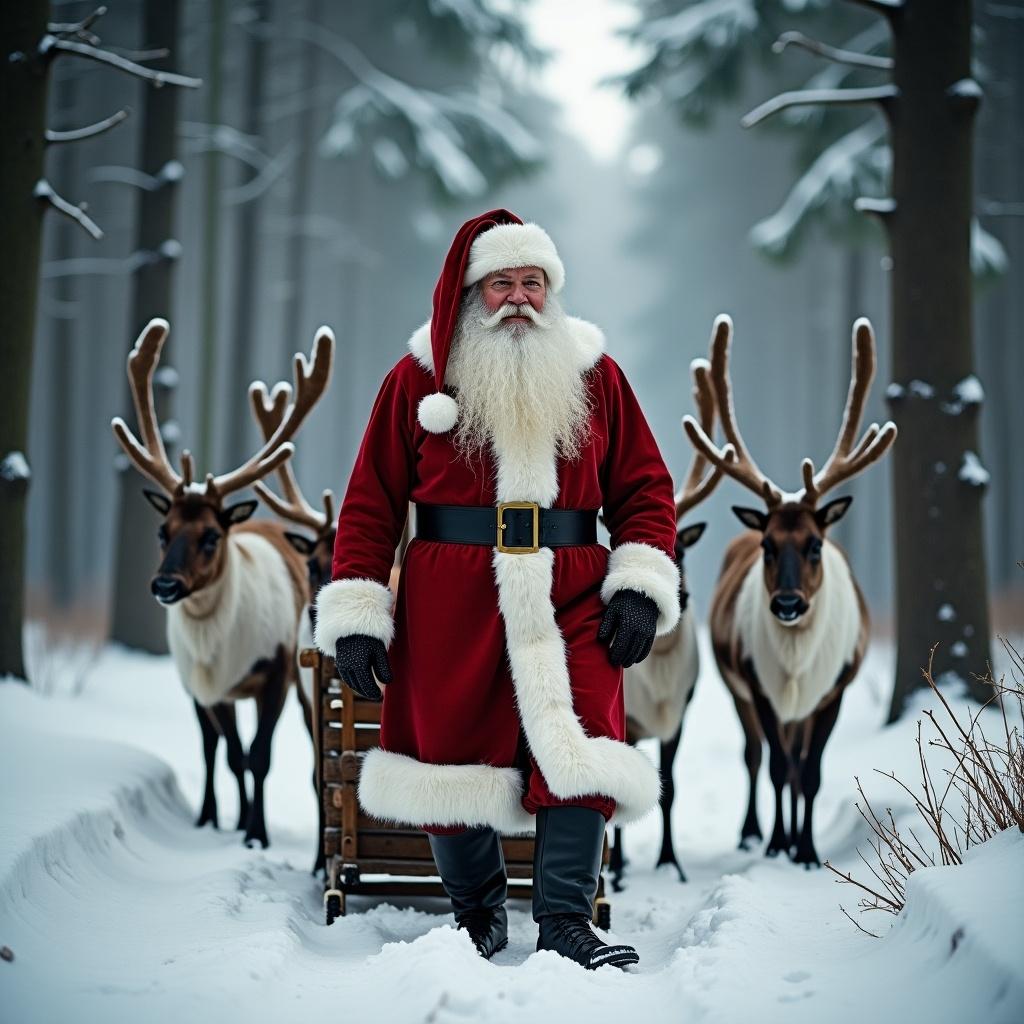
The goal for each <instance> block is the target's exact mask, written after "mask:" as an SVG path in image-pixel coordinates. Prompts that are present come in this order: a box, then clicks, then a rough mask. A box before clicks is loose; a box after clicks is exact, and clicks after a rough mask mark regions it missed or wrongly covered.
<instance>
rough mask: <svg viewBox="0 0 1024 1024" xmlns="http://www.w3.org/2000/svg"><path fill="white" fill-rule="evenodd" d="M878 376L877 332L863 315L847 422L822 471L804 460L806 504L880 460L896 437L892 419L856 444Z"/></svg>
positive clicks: (872, 428)
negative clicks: (874, 380)
mask: <svg viewBox="0 0 1024 1024" xmlns="http://www.w3.org/2000/svg"><path fill="white" fill-rule="evenodd" d="M874 376H875V334H874V331H872V329H871V322H870V321H869V320H868V319H867V318H866V317H861V318H860V319H859V320H857V322H856V323H855V324H854V325H853V365H852V367H851V369H850V390H849V392H848V393H847V396H846V409H845V410H844V411H843V422H842V425H841V426H840V428H839V436H838V437H837V438H836V445H835V448H833V449H832V454H831V455H830V456H829V457H828V461H827V462H826V463H825V465H824V466H822V468H821V471H820V472H818V473H815V472H814V463H813V462H812V461H811V460H810V459H804V461H803V463H802V464H801V467H800V469H801V472H802V473H803V478H804V489H803V491H802V492H801V494H800V496H799V499H798V500H799V501H800V502H802V503H803V504H804V505H808V506H810V507H811V508H814V506H815V505H816V504H817V503H818V501H819V500H820V498H821V496H822V495H823V494H825V493H826V491H829V490H831V489H832V488H833V487H835V486H836V484H838V483H841V482H842V481H843V480H848V479H849V478H850V477H852V476H856V474H858V473H859V472H861V470H863V469H864V468H865V467H866V466H869V465H871V463H872V462H877V461H878V460H879V459H880V458H881V457H882V456H883V455H884V454H885V453H886V452H887V451H888V450H889V446H890V445H891V444H892V443H893V441H895V440H896V424H895V423H893V422H892V421H889V422H888V423H886V424H885V425H884V426H883V427H882V428H881V429H879V426H878V424H877V423H872V424H871V426H869V427H868V428H867V430H865V431H864V436H863V437H862V438H861V439H860V441H859V442H858V443H857V445H856V447H854V444H853V440H854V438H855V437H856V436H857V431H858V430H860V421H861V418H862V417H863V415H864V402H865V401H866V400H867V396H868V391H869V390H870V389H871V381H872V380H873V379H874ZM851 449H852V450H851Z"/></svg>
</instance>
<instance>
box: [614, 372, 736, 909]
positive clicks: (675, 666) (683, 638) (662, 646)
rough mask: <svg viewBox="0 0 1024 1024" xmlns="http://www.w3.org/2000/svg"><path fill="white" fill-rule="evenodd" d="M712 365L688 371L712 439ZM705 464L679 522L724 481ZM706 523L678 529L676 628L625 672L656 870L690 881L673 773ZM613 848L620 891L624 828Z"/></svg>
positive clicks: (695, 661) (699, 463) (697, 460)
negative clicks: (648, 799)
mask: <svg viewBox="0 0 1024 1024" xmlns="http://www.w3.org/2000/svg"><path fill="white" fill-rule="evenodd" d="M709 370H710V365H709V363H708V361H707V360H706V359H695V360H694V361H693V363H692V364H691V366H690V371H691V374H692V377H693V397H694V401H695V403H696V406H697V410H698V412H699V414H700V423H701V427H702V429H703V430H704V432H705V433H708V434H710V433H711V432H712V430H713V429H714V422H715V396H714V392H713V391H712V389H711V384H710V382H709V380H708V372H709ZM706 468H707V460H706V459H705V458H704V456H703V455H701V454H700V453H699V452H695V453H694V456H693V460H692V461H691V463H690V469H689V472H688V473H687V475H686V481H685V483H684V484H683V488H682V490H681V491H680V492H679V493H678V494H677V495H676V522H679V520H680V519H682V517H683V516H684V515H686V513H687V512H690V511H691V510H692V509H694V508H696V507H697V505H699V504H700V503H701V502H702V501H704V500H705V499H706V498H708V497H709V496H710V495H711V492H712V491H713V490H714V489H715V487H717V486H718V482H719V481H720V480H721V479H722V470H721V469H720V468H717V467H716V468H715V469H713V471H712V472H711V473H709V474H708V475H707V476H705V469H706ZM706 526H707V523H693V524H691V525H690V526H684V527H680V528H679V529H678V531H677V533H676V544H675V556H676V561H677V562H678V563H679V607H680V609H681V614H680V616H679V621H678V622H677V623H676V625H675V627H674V628H673V629H671V630H670V631H669V632H668V633H665V634H664V635H662V636H659V637H657V638H656V639H655V641H654V646H653V647H652V648H651V653H650V654H649V655H648V656H647V657H646V658H645V659H644V660H643V661H641V662H639V663H638V664H636V665H633V666H631V667H630V668H627V669H626V670H625V677H624V679H623V690H624V692H625V699H626V738H627V739H628V740H629V742H630V743H636V742H637V741H638V740H642V739H657V740H658V741H659V743H660V745H661V749H660V762H659V764H660V772H661V798H660V801H659V803H660V806H661V822H662V828H661V852H660V853H659V854H658V866H659V867H660V866H661V865H662V864H671V865H673V866H674V867H675V869H676V871H677V872H679V880H680V881H681V882H685V881H686V873H685V872H684V871H683V869H682V867H680V865H679V861H678V859H677V858H676V853H675V846H674V844H673V841H672V804H673V802H674V801H675V782H674V779H673V769H674V767H675V759H676V752H677V751H678V750H679V742H680V739H681V738H682V733H683V717H684V716H685V714H686V709H687V708H688V707H689V704H690V700H691V699H692V698H693V691H694V686H695V685H696V682H697V675H698V672H699V670H700V660H699V655H698V653H697V627H696V623H695V621H694V615H693V610H692V609H691V608H689V606H688V604H689V597H690V594H689V591H688V590H687V588H686V573H685V570H684V567H683V559H684V555H685V552H686V549H687V548H689V547H692V546H693V545H694V544H696V543H697V541H698V540H700V537H701V535H702V534H703V533H704V529H705V527H706ZM614 840H615V842H614V846H613V847H612V851H611V861H610V864H609V867H610V870H611V875H612V888H613V889H614V890H615V891H616V892H619V891H620V890H621V889H622V872H623V868H624V867H625V864H626V858H625V854H624V852H623V847H622V828H621V826H618V825H616V826H615V835H614Z"/></svg>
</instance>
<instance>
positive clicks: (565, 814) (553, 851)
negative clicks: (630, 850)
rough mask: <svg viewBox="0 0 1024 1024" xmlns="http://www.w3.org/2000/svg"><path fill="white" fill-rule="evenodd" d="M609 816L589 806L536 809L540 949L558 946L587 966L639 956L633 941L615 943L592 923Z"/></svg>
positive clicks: (535, 891) (535, 875) (620, 964)
mask: <svg viewBox="0 0 1024 1024" xmlns="http://www.w3.org/2000/svg"><path fill="white" fill-rule="evenodd" d="M603 846H604V816H603V815H602V814H601V812H600V811H595V810H593V809H592V808H590V807H542V808H540V810H539V811H537V843H536V846H535V848H534V856H533V919H534V920H535V921H536V922H537V924H538V925H539V926H540V937H539V938H538V939H537V949H553V950H554V951H555V952H556V953H560V954H561V955H562V956H565V957H568V958H569V959H570V960H575V961H576V963H578V964H582V965H583V966H584V967H586V968H587V969H588V970H596V969H597V968H598V967H603V966H604V965H605V964H611V965H612V966H613V967H627V966H628V965H630V964H635V963H638V962H639V960H640V957H639V956H638V954H637V951H636V950H635V949H634V948H633V947H632V946H622V945H615V946H610V945H608V943H606V942H602V941H601V939H599V938H598V937H597V935H596V934H595V933H594V930H593V928H591V926H590V921H591V915H592V913H593V899H594V896H595V895H596V893H597V880H598V875H599V872H600V870H601V852H602V849H603Z"/></svg>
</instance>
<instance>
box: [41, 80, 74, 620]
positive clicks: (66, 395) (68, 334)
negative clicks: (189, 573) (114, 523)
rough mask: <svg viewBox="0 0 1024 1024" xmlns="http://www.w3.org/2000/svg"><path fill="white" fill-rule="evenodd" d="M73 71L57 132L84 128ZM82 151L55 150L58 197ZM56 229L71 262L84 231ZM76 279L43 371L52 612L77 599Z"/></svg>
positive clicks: (69, 184)
mask: <svg viewBox="0 0 1024 1024" xmlns="http://www.w3.org/2000/svg"><path fill="white" fill-rule="evenodd" d="M75 71H76V68H74V67H65V66H60V67H58V68H57V69H55V71H54V81H53V84H52V88H53V92H54V99H55V101H56V102H55V106H56V110H55V111H54V113H55V114H56V115H57V116H59V117H60V122H59V124H58V125H57V127H58V128H74V127H76V126H77V125H79V124H81V123H82V122H81V119H78V118H76V117H75V113H76V110H77V109H78V106H79V105H78V104H77V103H76V102H75V99H76V93H77V92H78V91H79V90H80V88H81V86H80V83H76V81H75ZM78 153H79V147H78V144H77V143H74V142H71V143H67V144H64V145H60V146H57V153H56V154H54V155H55V156H56V157H57V159H56V160H55V161H53V163H56V165H57V167H56V169H54V168H53V165H52V164H51V173H53V174H54V176H55V177H54V183H55V187H56V189H57V191H58V192H61V194H63V195H67V194H68V191H70V190H71V189H72V188H74V187H75V186H76V185H77V184H78V174H79V168H80V166H81V160H80V159H79V155H78ZM60 221H61V223H59V224H57V225H53V226H55V227H56V232H55V236H56V237H54V235H51V238H53V240H54V246H53V257H54V259H55V260H57V261H58V262H61V261H63V260H67V259H71V258H72V257H73V256H74V255H75V251H76V247H77V243H78V242H79V237H78V236H79V235H80V234H81V233H82V229H81V228H80V227H79V226H78V225H77V224H73V223H72V222H71V221H69V220H67V219H66V218H63V217H61V218H60ZM76 285H77V280H76V278H75V277H72V276H70V275H69V276H67V277H61V278H58V279H57V280H56V281H55V282H54V283H53V284H52V285H51V288H52V293H53V295H54V298H55V299H56V300H57V303H58V308H57V310H56V313H55V315H54V319H53V326H52V330H51V332H50V346H49V350H50V354H49V358H48V359H47V360H46V361H45V363H44V365H45V372H46V374H47V376H49V378H50V384H49V392H50V394H51V395H59V396H60V397H61V399H62V400H63V401H64V402H65V403H66V405H65V409H66V410H67V411H66V412H65V414H64V415H62V416H52V417H51V418H50V422H49V423H48V424H47V430H48V433H49V438H48V440H49V446H48V447H49V459H48V460H47V461H48V463H49V465H48V467H47V470H48V471H47V478H48V486H47V500H46V508H47V517H46V521H47V528H46V530H47V538H48V541H47V545H46V576H47V579H48V580H49V584H50V586H49V591H50V593H49V596H50V600H51V602H52V604H53V608H54V610H65V609H67V608H68V607H70V605H71V603H72V600H73V599H74V584H73V580H74V567H73V565H72V560H73V557H74V552H73V549H72V538H71V530H72V524H73V522H74V519H73V517H71V516H69V515H68V514H67V510H68V509H69V508H71V501H72V474H73V464H72V454H71V449H72V445H73V444H74V425H73V422H72V419H71V415H70V409H69V406H70V402H71V396H72V392H73V390H74V362H73V360H74V344H75V331H74V327H75V320H74V318H73V317H72V315H71V313H70V311H69V310H70V307H71V306H72V305H73V303H74V301H75V296H76V294H77V287H76Z"/></svg>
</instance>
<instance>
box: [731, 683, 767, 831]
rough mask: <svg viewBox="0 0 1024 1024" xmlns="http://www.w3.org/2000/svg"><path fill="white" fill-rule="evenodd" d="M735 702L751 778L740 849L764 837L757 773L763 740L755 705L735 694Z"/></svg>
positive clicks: (744, 756) (748, 772)
mask: <svg viewBox="0 0 1024 1024" xmlns="http://www.w3.org/2000/svg"><path fill="white" fill-rule="evenodd" d="M733 702H734V703H735V705H736V714H737V715H739V719H740V725H742V726H743V760H744V762H745V763H746V766H747V776H748V778H749V780H750V787H749V795H748V797H747V816H746V818H745V819H744V821H743V829H742V831H741V832H740V849H741V850H749V849H751V848H752V847H753V846H754V845H755V844H756V843H758V842H760V841H761V839H762V838H763V836H762V835H761V825H760V823H759V822H758V820H757V773H758V772H759V771H760V770H761V756H762V753H763V751H762V745H763V740H762V739H761V725H760V723H759V722H758V718H757V710H756V709H755V708H754V705H753V704H751V703H750V701H746V700H741V699H740V698H739V697H736V696H733Z"/></svg>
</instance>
